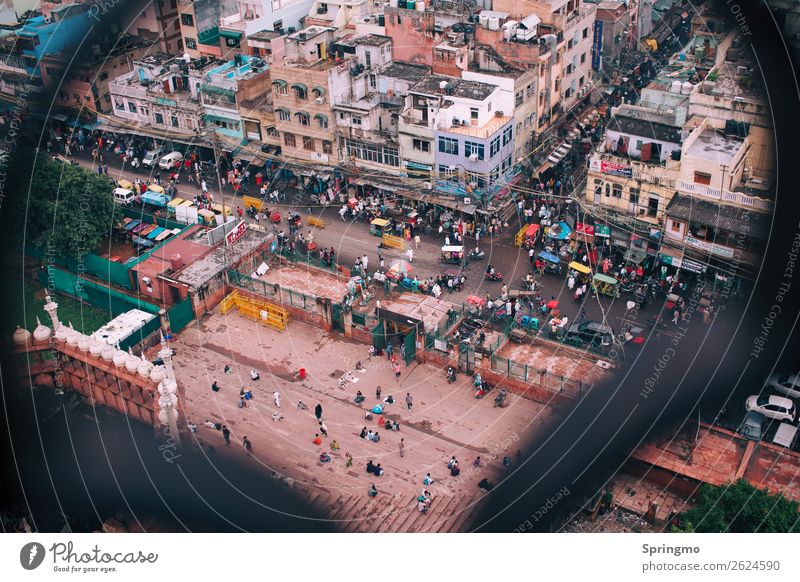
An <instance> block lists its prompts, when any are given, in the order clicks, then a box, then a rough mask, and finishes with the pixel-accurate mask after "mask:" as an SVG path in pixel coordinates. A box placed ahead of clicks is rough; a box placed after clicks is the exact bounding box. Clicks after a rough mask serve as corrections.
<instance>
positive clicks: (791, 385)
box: [767, 374, 800, 398]
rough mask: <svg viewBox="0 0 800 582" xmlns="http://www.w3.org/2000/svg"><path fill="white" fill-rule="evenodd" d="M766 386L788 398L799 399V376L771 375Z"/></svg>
mask: <svg viewBox="0 0 800 582" xmlns="http://www.w3.org/2000/svg"><path fill="white" fill-rule="evenodd" d="M767 386H768V387H770V388H772V389H773V390H775V392H779V393H780V394H783V395H784V396H788V397H789V398H800V374H772V376H770V377H769V380H767Z"/></svg>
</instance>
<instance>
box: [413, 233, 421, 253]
mask: <svg viewBox="0 0 800 582" xmlns="http://www.w3.org/2000/svg"><path fill="white" fill-rule="evenodd" d="M419 243H420V238H419V235H418V234H417V235H414V248H415V249H417V250H419Z"/></svg>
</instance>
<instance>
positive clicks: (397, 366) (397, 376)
mask: <svg viewBox="0 0 800 582" xmlns="http://www.w3.org/2000/svg"><path fill="white" fill-rule="evenodd" d="M394 377H395V379H396V380H397V381H398V382H399V381H400V364H397V363H396V364H395V365H394ZM410 409H411V407H409V410H410Z"/></svg>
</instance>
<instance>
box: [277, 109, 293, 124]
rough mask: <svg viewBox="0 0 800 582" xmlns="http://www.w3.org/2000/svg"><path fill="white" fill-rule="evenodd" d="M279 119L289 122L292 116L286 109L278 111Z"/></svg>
mask: <svg viewBox="0 0 800 582" xmlns="http://www.w3.org/2000/svg"><path fill="white" fill-rule="evenodd" d="M277 112H278V119H280V120H281V121H289V120H290V119H291V118H292V115H291V114H290V113H289V112H288V111H287V110H286V109H277Z"/></svg>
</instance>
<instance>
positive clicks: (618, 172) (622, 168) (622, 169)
mask: <svg viewBox="0 0 800 582" xmlns="http://www.w3.org/2000/svg"><path fill="white" fill-rule="evenodd" d="M589 169H590V170H592V171H594V172H600V173H602V174H608V175H610V176H620V177H621V178H632V177H633V168H631V167H630V166H626V165H624V164H618V163H616V162H606V161H604V160H601V159H600V158H592V159H591V160H589Z"/></svg>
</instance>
